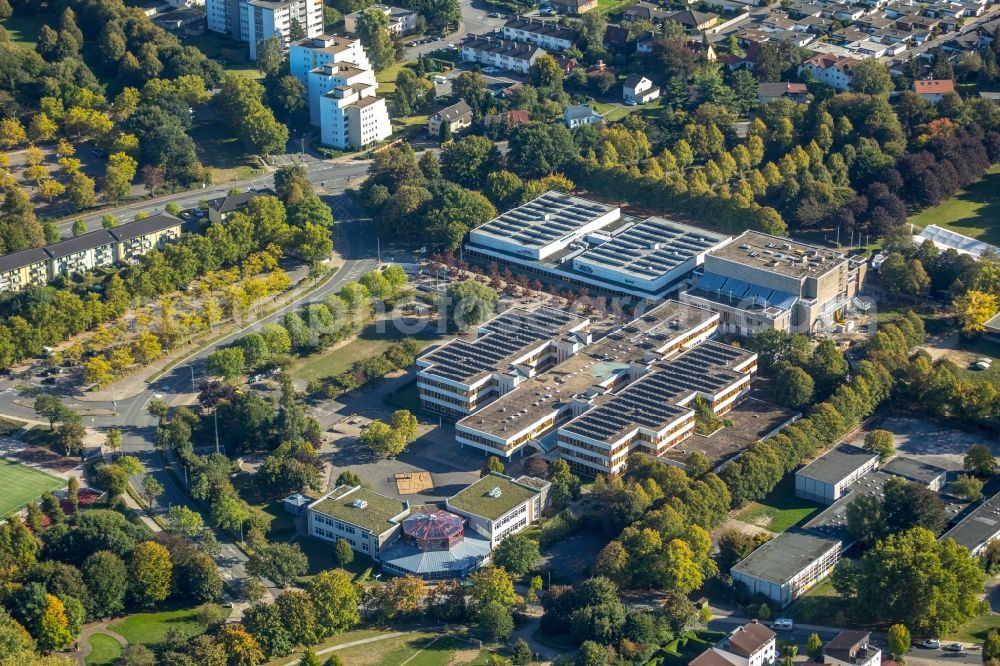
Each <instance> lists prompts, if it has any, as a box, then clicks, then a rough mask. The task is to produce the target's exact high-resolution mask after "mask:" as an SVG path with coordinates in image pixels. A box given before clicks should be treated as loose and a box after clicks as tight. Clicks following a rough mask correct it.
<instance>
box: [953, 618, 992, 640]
mask: <svg viewBox="0 0 1000 666" xmlns="http://www.w3.org/2000/svg"><path fill="white" fill-rule="evenodd" d="M991 629H1000V615H997V614H996V613H993V612H990V613H983V614H982V615H980V616H978V617H976V618H973V620H972V621H971V622H969V623H968V624H967V625H965V626H964V627H962V628H961V629H958V630H956V631H954V632H952V633H950V634H948V635H947V636H945V638H947V639H948V640H952V641H965V642H967V643H982V642H983V641H984V640H986V634H988V633H989V632H990V630H991Z"/></svg>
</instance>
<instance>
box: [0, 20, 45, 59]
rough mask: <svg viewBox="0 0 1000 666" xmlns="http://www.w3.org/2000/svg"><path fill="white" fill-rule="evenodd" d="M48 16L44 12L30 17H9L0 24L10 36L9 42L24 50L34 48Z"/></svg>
mask: <svg viewBox="0 0 1000 666" xmlns="http://www.w3.org/2000/svg"><path fill="white" fill-rule="evenodd" d="M47 18H48V15H47V14H45V13H44V12H41V13H38V14H34V15H32V16H11V17H10V18H9V19H7V20H6V21H3V22H0V25H2V26H3V27H4V28H5V29H6V30H7V33H8V34H9V35H10V41H12V42H14V43H15V44H17V45H18V46H23V47H24V48H26V49H32V50H34V48H35V43H36V42H37V41H38V31H39V30H41V29H42V25H44V24H45V21H46V19H47Z"/></svg>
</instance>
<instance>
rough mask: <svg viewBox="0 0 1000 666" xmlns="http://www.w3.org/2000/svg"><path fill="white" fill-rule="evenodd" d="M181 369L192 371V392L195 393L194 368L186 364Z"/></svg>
mask: <svg viewBox="0 0 1000 666" xmlns="http://www.w3.org/2000/svg"><path fill="white" fill-rule="evenodd" d="M181 367H182V368H184V367H186V368H187V369H188V370H190V371H191V390H192V391H193V390H194V366H193V365H191V364H190V363H185V364H184V365H182V366H181Z"/></svg>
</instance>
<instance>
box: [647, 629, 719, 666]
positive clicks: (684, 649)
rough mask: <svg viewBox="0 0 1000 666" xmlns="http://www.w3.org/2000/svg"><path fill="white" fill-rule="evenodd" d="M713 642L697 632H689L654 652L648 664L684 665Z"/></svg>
mask: <svg viewBox="0 0 1000 666" xmlns="http://www.w3.org/2000/svg"><path fill="white" fill-rule="evenodd" d="M710 645H711V642H709V641H708V640H705V639H704V638H702V637H701V636H699V635H698V634H697V633H695V632H688V633H686V634H685V635H683V636H680V637H678V638H675V639H674V640H672V641H671V642H669V643H667V644H666V645H664V646H663V647H662V648H660V649H659V650H657V651H656V652H654V653H653V658H652V659H650V660H649V661H648V662H647V663H646V666H684V664H687V663H689V662H690V661H691V660H692V659H694V658H695V657H697V656H698V655H699V654H701V653H702V652H704V651H705V649H706V648H708V647H709V646H710Z"/></svg>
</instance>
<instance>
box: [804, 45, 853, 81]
mask: <svg viewBox="0 0 1000 666" xmlns="http://www.w3.org/2000/svg"><path fill="white" fill-rule="evenodd" d="M858 62H859V61H858V60H857V59H856V58H851V57H848V56H836V55H832V54H829V53H820V54H819V55H817V56H813V57H812V58H809V60H806V61H805V62H804V63H802V64H801V65H799V68H798V74H799V76H802V75H803V74H809V76H811V77H812V78H813V79H815V80H816V81H819V82H820V83H825V84H826V85H828V86H830V87H831V88H836V89H837V90H850V88H851V71H852V70H853V69H854V66H855V65H856V64H858Z"/></svg>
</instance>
